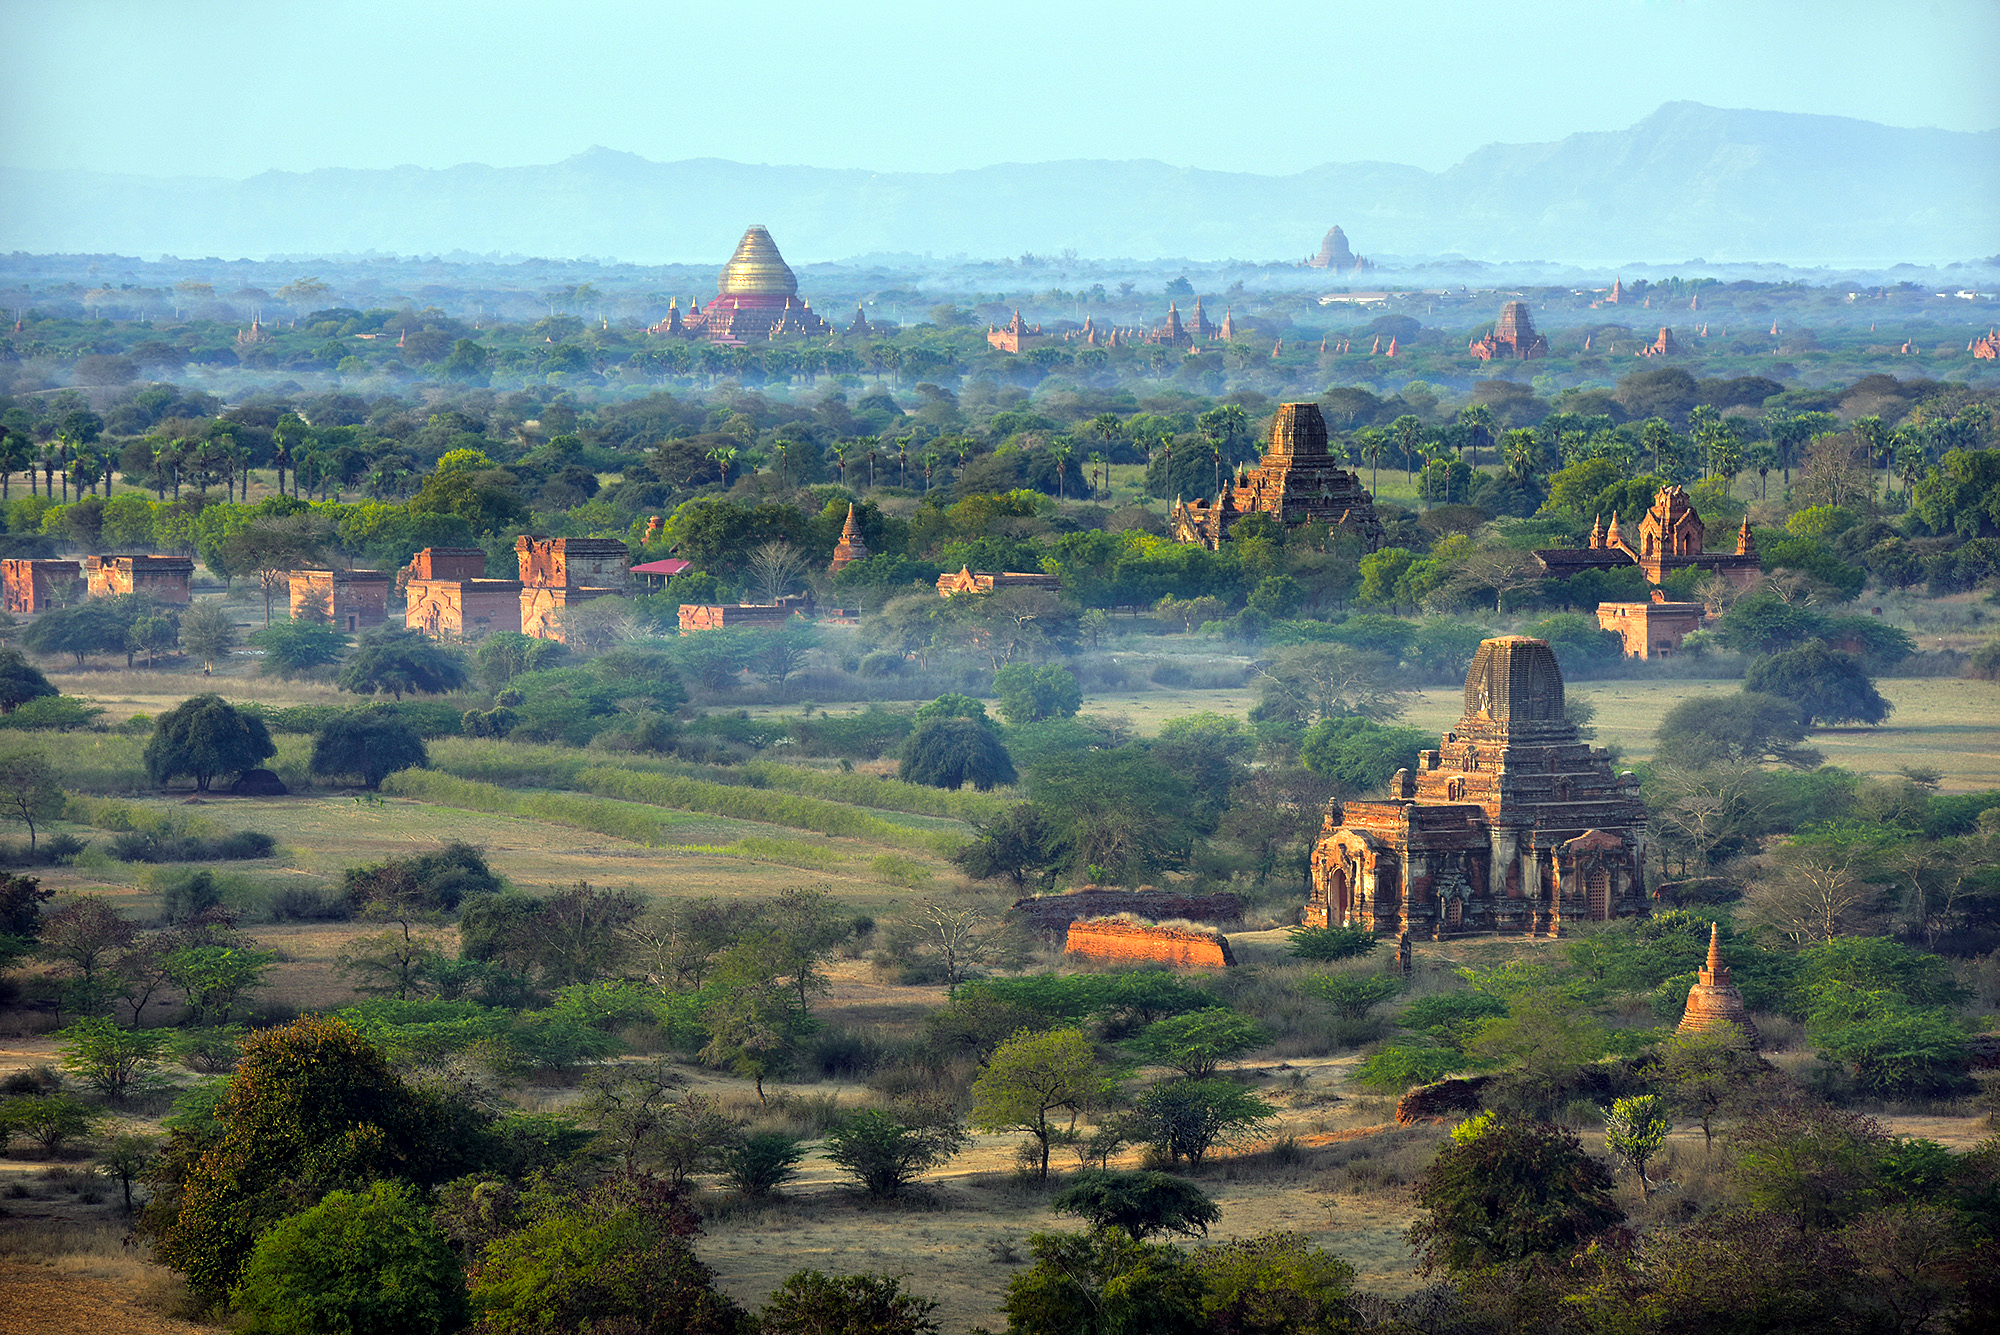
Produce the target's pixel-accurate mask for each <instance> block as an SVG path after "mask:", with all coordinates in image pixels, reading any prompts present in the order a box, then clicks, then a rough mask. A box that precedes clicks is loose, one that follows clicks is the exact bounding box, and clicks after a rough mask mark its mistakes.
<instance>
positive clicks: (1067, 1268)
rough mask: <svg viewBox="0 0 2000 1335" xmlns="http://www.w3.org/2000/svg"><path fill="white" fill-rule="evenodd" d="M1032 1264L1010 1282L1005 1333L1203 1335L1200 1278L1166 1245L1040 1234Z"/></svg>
mask: <svg viewBox="0 0 2000 1335" xmlns="http://www.w3.org/2000/svg"><path fill="white" fill-rule="evenodd" d="M1028 1250H1029V1253H1030V1255H1032V1256H1033V1257H1034V1264H1033V1265H1031V1266H1029V1267H1028V1268H1027V1269H1026V1270H1023V1271H1022V1272H1021V1273H1020V1274H1018V1275H1016V1276H1014V1278H1013V1279H1012V1280H1011V1281H1009V1282H1008V1285H1007V1297H1006V1300H1005V1301H1004V1302H1003V1303H1002V1304H1001V1310H1002V1311H1004V1312H1005V1313H1006V1314H1007V1330H1008V1335H1128V1333H1129V1332H1136V1331H1145V1332H1147V1333H1148V1335H1202V1333H1203V1332H1207V1331H1209V1330H1210V1329H1211V1327H1210V1326H1209V1324H1208V1322H1207V1320H1206V1318H1205V1317H1204V1316H1203V1314H1202V1283H1201V1277H1200V1276H1199V1275H1198V1274H1196V1272H1195V1270H1194V1268H1193V1267H1192V1266H1191V1265H1189V1264H1188V1260H1187V1257H1186V1255H1185V1254H1184V1253H1183V1252H1182V1251H1181V1250H1180V1249H1179V1248H1178V1247H1174V1246H1171V1245H1169V1244H1167V1243H1156V1242H1140V1241H1138V1240H1137V1239H1135V1238H1133V1237H1131V1236H1130V1235H1128V1234H1127V1233H1125V1232H1124V1231H1123V1230H1121V1229H1113V1228H1101V1229H1095V1230H1093V1231H1091V1232H1089V1233H1083V1234H1078V1233H1036V1234H1033V1235H1031V1236H1030V1237H1029V1238H1028Z"/></svg>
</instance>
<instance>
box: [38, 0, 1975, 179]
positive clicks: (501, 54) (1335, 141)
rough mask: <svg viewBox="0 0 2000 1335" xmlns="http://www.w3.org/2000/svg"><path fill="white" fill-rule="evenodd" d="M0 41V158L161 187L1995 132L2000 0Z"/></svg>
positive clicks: (179, 29) (1156, 9)
mask: <svg viewBox="0 0 2000 1335" xmlns="http://www.w3.org/2000/svg"><path fill="white" fill-rule="evenodd" d="M0 50H4V51H5V52H6V54H7V57H8V58H7V62H6V72H5V74H4V75H0V127H4V130H0V163H5V164H6V165H10V166H33V167H57V166H71V167H83V168H91V169H99V170H108V171H134V172H145V173H148V174H159V175H167V174H180V173H193V174H204V175H226V176H247V175H251V174H253V173H256V172H259V171H263V170H267V169H270V168H281V169H286V170H294V171H296V170H306V169H311V168H316V167H389V166H396V165H399V164H406V163H408V164H415V165H418V166H424V167H446V166H450V165H452V164H454V163H459V162H485V163H491V164H494V165H500V166H513V165H521V164H526V163H537V162H552V161H556V160H558V159H561V158H564V157H567V156H569V155H570V154H572V153H576V152H578V151H580V150H582V149H584V148H587V147H589V146H591V145H593V144H603V145H605V146H607V147H611V148H618V149H624V150H627V151H630V152H634V153H638V154H642V155H643V156H646V157H649V158H654V159H658V160H673V159H678V158H689V157H720V158H733V159H737V160H739V161H746V162H770V163H803V164H809V165H814V166H827V167H874V168H881V169H885V170H948V169H951V168H957V167H974V166H983V165H986V164H989V163H994V162H1008V161H1035V160H1041V159H1048V158H1085V157H1087V158H1159V159H1162V160H1164V161H1167V162H1170V163H1175V164H1179V165H1184V166H1195V167H1209V168H1228V169H1235V170H1250V171H1262V172H1289V171H1295V170H1299V169H1301V168H1305V167H1309V166H1312V165H1314V164H1317V163H1321V162H1330V161H1355V160H1363V159H1378V160H1385V161H1394V162H1410V163H1415V164H1417V165H1419V166H1424V167H1429V168H1433V169H1435V168H1441V167H1445V166H1448V165H1450V164H1451V163H1452V162H1454V161H1456V160H1458V159H1459V158H1461V157H1463V156H1464V155H1465V154H1466V153H1467V152H1469V151H1470V150H1472V149H1474V148H1477V147H1478V146H1480V145H1481V144H1485V143H1490V142H1495V141H1505V142H1523V141H1535V140H1545V139H1556V138H1560V137H1561V136H1563V135H1566V134H1570V133H1573V132H1576V131H1580V130H1609V129H1619V128H1623V127H1624V126H1626V125H1629V124H1630V123H1631V122H1633V121H1635V120H1637V119H1639V118H1640V117H1642V116H1644V115H1645V114H1647V113H1648V112H1650V111H1652V110H1653V109H1654V108H1655V107H1657V106H1659V104H1660V103H1662V102H1667V101H1674V100H1682V99H1686V100H1691V101H1697V102H1706V103H1708V104H1710V105H1713V106H1723V107H1751V108H1759V109H1765V110H1776V111H1804V112H1818V113H1826V114H1834V115H1845V116H1855V117H1860V118H1862V119H1867V120H1878V121H1883V122H1886V123H1888V124H1892V125H1905V126H1924V125H1929V126H1939V127H1943V128H1947V129H1958V130H1984V129H1990V128H1993V127H1995V126H1996V125H2000V80H1996V79H1995V78H1994V75H1993V62H1994V58H1995V56H1996V54H2000V0H1894V2H1873V3H1857V2H1855V0H1783V2H1780V0H1539V2H1538V0H1510V2H1505V3H1486V2H1481V3H1457V4H1451V3H1439V2H1438V0H1373V2H1372V3H1366V4H1355V3H1348V2H1347V0H1317V2H1316V3H1300V2H1297V0H1262V2H1260V0H1251V3H1248V4H1243V3H1234V4H1232V3H1228V2H1227V0H1221V2H1218V0H1205V2H1204V3H1177V2H1174V0H1152V2H1151V3H1125V2H1123V0H1120V2H1119V3H1093V2H1092V0H1067V2H1057V3H1051V2H1049V0H1004V2H1002V3H990V2H988V3H972V4H968V3H963V2H960V3H952V2H951V0H925V2H923V3H898V2H895V0H855V2H854V3H848V4H840V5H834V4H807V3H795V2H787V0H762V2H761V3H760V2H758V0H732V2H730V3H721V2H718V3H710V4H700V5H695V4H685V3H678V2H677V0H659V2H656V3H651V4H642V3H620V2H615V0H531V2H527V3H522V2H520V0H483V2H482V3H461V2H460V0H392V2H387V3H385V2H383V0H318V2H316V3H310V4H306V3H297V2H296V0H258V2H256V3H246V2H244V0H0Z"/></svg>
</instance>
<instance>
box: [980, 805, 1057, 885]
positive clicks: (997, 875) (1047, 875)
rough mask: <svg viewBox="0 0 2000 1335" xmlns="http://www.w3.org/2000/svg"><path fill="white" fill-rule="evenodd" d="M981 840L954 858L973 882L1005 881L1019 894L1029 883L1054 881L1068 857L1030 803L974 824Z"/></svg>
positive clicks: (1053, 833)
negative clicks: (992, 818)
mask: <svg viewBox="0 0 2000 1335" xmlns="http://www.w3.org/2000/svg"><path fill="white" fill-rule="evenodd" d="M973 833H974V834H976V835H977V836H978V837H977V838H976V839H974V840H973V841H972V842H971V843H969V844H966V845H965V846H964V847H963V848H961V849H959V850H958V851H957V852H956V853H953V854H952V855H951V857H952V861H953V862H955V863H957V864H958V865H959V866H960V867H962V868H964V869H965V874H966V875H968V876H970V877H972V878H973V879H974V880H979V881H987V880H1005V881H1008V882H1010V883H1011V884H1012V885H1013V886H1014V888H1015V890H1016V891H1024V890H1026V889H1027V888H1028V882H1029V881H1030V880H1035V881H1041V882H1043V883H1051V882H1053V880H1054V878H1055V875H1056V873H1057V871H1058V870H1059V869H1060V868H1061V867H1062V866H1063V865H1065V864H1066V862H1067V861H1068V855H1067V853H1066V852H1065V851H1064V849H1063V848H1062V846H1061V841H1060V839H1059V838H1058V837H1057V834H1056V832H1055V831H1054V830H1053V829H1051V828H1050V827H1049V825H1048V823H1047V822H1046V821H1044V820H1043V819H1042V816H1041V813H1040V812H1038V811H1036V810H1035V808H1034V805H1033V804H1032V803H1028V802H1021V803H1017V804H1016V805H1014V806H1012V807H1009V808H1008V809H1007V811H1006V812H1005V813H1004V814H1003V815H1001V816H1000V817H998V818H997V819H995V820H991V821H987V822H984V823H983V824H975V825H974V826H973Z"/></svg>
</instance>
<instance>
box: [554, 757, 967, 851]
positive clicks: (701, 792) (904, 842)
mask: <svg viewBox="0 0 2000 1335" xmlns="http://www.w3.org/2000/svg"><path fill="white" fill-rule="evenodd" d="M576 787H578V788H580V789H582V790H583V791H585V792H587V793H593V794H595V795H597V796H599V797H616V798H622V799H624V800H625V801H628V802H643V803H646V804H648V805H650V806H662V807H676V808H679V809H681V810H684V811H706V812H709V813H710V814H712V815H717V816H731V817H734V818H735V819H737V820H754V821H762V822H763V823H765V824H767V825H789V826H791V827H792V828H794V829H799V830H814V831H817V832H818V833H820V834H826V835H833V836H836V837H839V836H846V837H848V838H853V839H866V840H868V841H870V842H871V843H877V844H887V845H889V846H890V847H891V848H907V849H913V850H916V851H919V852H926V853H939V854H949V853H951V852H952V851H954V850H955V849H957V848H958V847H960V846H961V845H962V844H964V843H965V837H964V836H963V835H961V834H957V833H954V832H950V831H943V830H940V831H923V830H912V829H908V828H906V827H904V826H901V825H896V824H892V823H891V822H889V821H886V820H883V819H882V818H881V817H879V816H874V815H871V814H869V813H868V812H866V811H862V810H858V809H857V808H854V807H850V806H844V805H841V804H840V803H837V802H828V801H824V800H822V799H820V798H816V797H805V796H803V795H800V794H797V793H783V792H773V791H771V790H770V789H768V788H734V787H728V786H726V785H723V784H719V783H707V782H704V781H703V780H700V779H686V778H681V777H679V776H677V775H671V774H638V773H635V772H633V771H631V770H621V769H608V768H601V769H588V770H584V771H582V772H581V773H579V774H578V775H577V776H576Z"/></svg>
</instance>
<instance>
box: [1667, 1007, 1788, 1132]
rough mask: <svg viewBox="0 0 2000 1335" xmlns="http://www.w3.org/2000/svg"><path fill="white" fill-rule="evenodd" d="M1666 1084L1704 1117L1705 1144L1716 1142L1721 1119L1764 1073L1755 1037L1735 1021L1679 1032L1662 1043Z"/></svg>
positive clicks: (1684, 1106) (1693, 1113) (1679, 1103)
mask: <svg viewBox="0 0 2000 1335" xmlns="http://www.w3.org/2000/svg"><path fill="white" fill-rule="evenodd" d="M1659 1071H1660V1084H1661V1086H1662V1087H1663V1088H1664V1089H1665V1090H1666V1093H1667V1100H1668V1102H1669V1103H1671V1104H1672V1105H1673V1106H1674V1107H1675V1108H1676V1109H1678V1110H1679V1111H1680V1112H1681V1114H1682V1115H1683V1116H1688V1117H1695V1118H1699V1119H1700V1121H1701V1138H1702V1144H1703V1146H1704V1147H1710V1148H1712V1147H1713V1146H1714V1144H1715V1119H1716V1118H1718V1117H1720V1116H1721V1115H1722V1114H1724V1113H1726V1112H1728V1111H1729V1110H1730V1109H1732V1108H1735V1107H1738V1106H1740V1105H1741V1104H1742V1102H1743V1101H1744V1099H1745V1098H1747V1097H1748V1095H1749V1094H1750V1092H1751V1091H1752V1090H1753V1089H1754V1088H1755V1086H1756V1083H1757V1081H1758V1080H1759V1079H1760V1078H1761V1077H1762V1076H1763V1074H1764V1067H1763V1063H1762V1062H1761V1061H1759V1060H1758V1058H1757V1054H1756V1052H1755V1051H1753V1050H1752V1048H1751V1046H1750V1041H1749V1039H1748V1038H1747V1037H1746V1036H1745V1034H1744V1033H1743V1031H1742V1030H1741V1029H1738V1028H1737V1027H1736V1026H1735V1025H1714V1026H1712V1027H1710V1028H1707V1029H1693V1030H1688V1031H1686V1032H1680V1031H1676V1032H1675V1033H1673V1034H1670V1035H1669V1036H1668V1037H1667V1040H1666V1041H1665V1042H1664V1043H1662V1044H1661V1045H1660V1066H1659Z"/></svg>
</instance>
